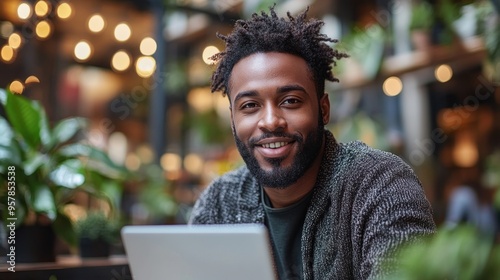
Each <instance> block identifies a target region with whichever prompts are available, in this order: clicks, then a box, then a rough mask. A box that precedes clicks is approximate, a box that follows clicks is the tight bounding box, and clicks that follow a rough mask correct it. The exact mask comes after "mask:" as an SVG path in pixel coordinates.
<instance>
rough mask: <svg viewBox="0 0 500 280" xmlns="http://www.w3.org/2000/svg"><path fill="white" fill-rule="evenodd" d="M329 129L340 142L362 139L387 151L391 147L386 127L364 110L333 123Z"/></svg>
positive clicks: (371, 145) (369, 144)
mask: <svg viewBox="0 0 500 280" xmlns="http://www.w3.org/2000/svg"><path fill="white" fill-rule="evenodd" d="M329 129H330V130H331V131H332V133H333V134H334V135H335V137H336V138H337V140H338V141H339V142H350V141H356V140H360V141H362V142H364V143H366V144H367V145H368V146H370V147H373V148H377V149H381V150H385V151H387V150H388V149H389V148H390V147H389V146H388V141H387V139H386V135H385V129H384V128H383V127H382V125H381V124H380V123H379V122H377V121H376V120H374V119H372V118H370V117H369V116H368V115H366V114H365V113H364V112H358V113H356V114H355V115H353V116H351V117H349V118H345V119H344V120H342V121H339V122H337V123H335V124H333V125H332V126H331V127H329Z"/></svg>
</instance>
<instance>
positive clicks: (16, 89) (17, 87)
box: [9, 80, 24, 94]
mask: <svg viewBox="0 0 500 280" xmlns="http://www.w3.org/2000/svg"><path fill="white" fill-rule="evenodd" d="M9 90H10V91H12V92H13V93H17V94H22V93H23V91H24V85H23V83H21V82H20V81H18V80H15V81H13V82H12V83H10V85H9Z"/></svg>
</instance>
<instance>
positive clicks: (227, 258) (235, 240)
mask: <svg viewBox="0 0 500 280" xmlns="http://www.w3.org/2000/svg"><path fill="white" fill-rule="evenodd" d="M121 234H122V238H123V242H124V245H125V251H126V254H127V258H128V262H129V266H130V270H131V272H132V276H133V279H135V280H149V279H155V280H157V279H169V280H170V279H171V280H178V279H179V280H180V279H182V280H200V279H203V280H211V279H213V280H221V279H240V280H246V279H248V280H255V279H259V280H274V279H276V277H275V273H274V266H273V261H272V254H271V249H270V248H271V247H270V244H269V237H268V233H267V229H266V228H265V227H264V226H263V225H258V224H238V225H161V226H125V227H123V229H122V231H121Z"/></svg>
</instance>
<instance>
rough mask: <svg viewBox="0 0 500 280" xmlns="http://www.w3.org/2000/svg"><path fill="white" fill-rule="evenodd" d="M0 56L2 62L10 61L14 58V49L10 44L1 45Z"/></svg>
mask: <svg viewBox="0 0 500 280" xmlns="http://www.w3.org/2000/svg"><path fill="white" fill-rule="evenodd" d="M0 57H1V58H2V60H3V61H4V62H12V60H13V59H14V49H13V48H12V47H11V46H3V47H2V50H1V51H0Z"/></svg>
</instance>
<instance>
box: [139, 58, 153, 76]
mask: <svg viewBox="0 0 500 280" xmlns="http://www.w3.org/2000/svg"><path fill="white" fill-rule="evenodd" d="M155 70H156V60H155V59H154V58H152V57H151V56H141V57H139V58H138V59H137V62H136V65H135V71H136V72H137V75H139V77H141V78H148V77H151V75H153V73H154V72H155Z"/></svg>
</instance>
